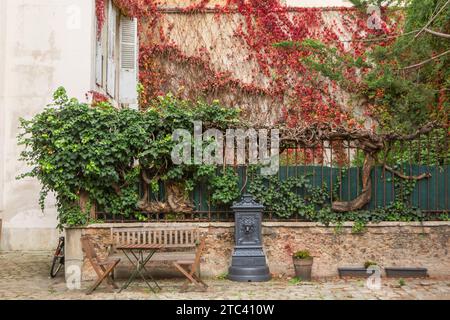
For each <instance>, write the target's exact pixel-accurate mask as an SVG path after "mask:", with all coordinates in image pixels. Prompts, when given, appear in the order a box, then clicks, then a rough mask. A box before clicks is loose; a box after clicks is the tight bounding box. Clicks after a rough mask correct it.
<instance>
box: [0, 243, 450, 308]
mask: <svg viewBox="0 0 450 320" xmlns="http://www.w3.org/2000/svg"><path fill="white" fill-rule="evenodd" d="M50 261H51V253H49V252H0V299H2V300H3V299H50V300H52V299H163V300H166V299H176V300H180V299H208V300H213V299H224V300H228V299H261V300H264V299H281V300H284V299H319V300H320V299H389V300H391V299H446V300H448V299H450V279H447V280H436V279H405V281H404V284H403V285H400V283H399V280H387V279H382V287H381V289H380V290H370V289H369V288H367V287H366V285H365V281H362V280H339V279H335V280H330V281H326V282H311V283H293V282H292V281H289V280H286V279H276V280H272V281H269V282H265V283H236V282H231V281H227V280H218V279H207V280H206V282H207V283H208V284H209V286H210V288H209V289H208V291H207V292H192V291H190V292H187V293H179V292H178V291H179V288H180V286H181V284H182V280H181V279H171V280H161V281H158V282H159V283H160V285H161V287H162V291H161V292H159V293H157V294H154V293H152V292H151V291H150V290H149V289H148V288H146V287H145V285H143V283H137V284H135V283H133V284H132V285H131V286H130V288H128V289H127V290H125V291H123V292H122V293H120V294H119V293H115V292H112V291H110V290H109V289H108V288H107V287H106V286H104V285H102V286H100V288H99V289H98V290H97V291H95V292H94V293H93V294H92V295H90V296H86V295H85V294H84V292H83V291H82V290H69V289H68V288H67V287H66V284H65V282H64V276H63V275H59V276H58V277H57V278H55V279H51V278H50V277H49V275H48V273H49V268H50ZM121 283H122V282H119V285H120V284H121ZM89 284H90V283H83V285H82V288H81V289H85V288H86V287H87V286H89Z"/></svg>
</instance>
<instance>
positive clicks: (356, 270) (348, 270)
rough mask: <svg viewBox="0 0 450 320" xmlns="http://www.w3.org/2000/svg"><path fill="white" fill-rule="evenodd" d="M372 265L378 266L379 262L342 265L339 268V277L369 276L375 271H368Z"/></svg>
mask: <svg viewBox="0 0 450 320" xmlns="http://www.w3.org/2000/svg"><path fill="white" fill-rule="evenodd" d="M371 266H378V263H376V262H374V261H366V262H365V263H364V267H340V268H338V272H339V277H341V278H343V277H352V278H367V277H369V276H370V275H371V274H372V273H373V272H370V271H368V269H369V268H370V267H371Z"/></svg>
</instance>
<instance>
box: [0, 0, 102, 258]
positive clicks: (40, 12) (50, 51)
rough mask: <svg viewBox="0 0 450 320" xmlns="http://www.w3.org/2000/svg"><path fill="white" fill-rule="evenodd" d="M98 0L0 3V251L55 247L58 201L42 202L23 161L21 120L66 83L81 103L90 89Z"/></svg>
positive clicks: (38, 107)
mask: <svg viewBox="0 0 450 320" xmlns="http://www.w3.org/2000/svg"><path fill="white" fill-rule="evenodd" d="M94 16H95V7H94V0H0V218H1V219H2V224H3V227H2V235H1V245H0V249H1V250H42V249H50V248H53V247H55V240H56V237H57V236H58V234H57V230H56V225H57V220H56V209H55V205H54V200H53V199H52V197H49V199H48V200H47V205H46V208H45V210H44V211H43V212H42V211H41V209H40V207H39V205H38V197H39V191H40V185H39V183H38V181H36V180H35V179H25V180H16V177H17V176H18V175H19V174H22V173H24V172H26V171H27V170H28V168H27V166H26V165H25V164H24V163H22V162H20V161H19V160H18V158H19V154H20V151H21V150H22V148H21V147H20V146H18V145H17V134H18V125H19V118H20V117H24V118H30V117H32V116H33V115H34V114H36V113H38V112H40V111H42V110H43V108H44V107H45V106H46V105H47V104H48V103H50V102H51V100H52V93H53V92H54V91H55V89H56V88H57V87H59V86H64V87H65V88H66V89H67V91H68V92H69V94H70V95H71V96H74V97H77V98H78V99H80V100H83V99H85V94H86V93H87V92H88V91H89V90H90V89H91V88H92V87H93V81H94V80H93V73H94V72H93V67H94V65H93V61H94V59H93V56H94V53H95V52H94V51H95V28H94V25H93V24H94V22H95V19H94Z"/></svg>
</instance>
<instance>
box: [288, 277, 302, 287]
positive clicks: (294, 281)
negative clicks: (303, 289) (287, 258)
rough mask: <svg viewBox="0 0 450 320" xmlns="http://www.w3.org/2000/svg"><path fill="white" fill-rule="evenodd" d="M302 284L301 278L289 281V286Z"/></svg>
mask: <svg viewBox="0 0 450 320" xmlns="http://www.w3.org/2000/svg"><path fill="white" fill-rule="evenodd" d="M300 282H302V279H300V278H299V277H294V278H292V279H291V280H289V284H292V285H294V286H295V285H297V284H299V283H300Z"/></svg>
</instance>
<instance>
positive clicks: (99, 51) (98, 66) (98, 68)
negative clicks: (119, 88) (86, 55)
mask: <svg viewBox="0 0 450 320" xmlns="http://www.w3.org/2000/svg"><path fill="white" fill-rule="evenodd" d="M95 83H97V85H98V86H100V87H102V86H103V48H102V39H101V37H100V38H99V39H97V47H96V52H95Z"/></svg>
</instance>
